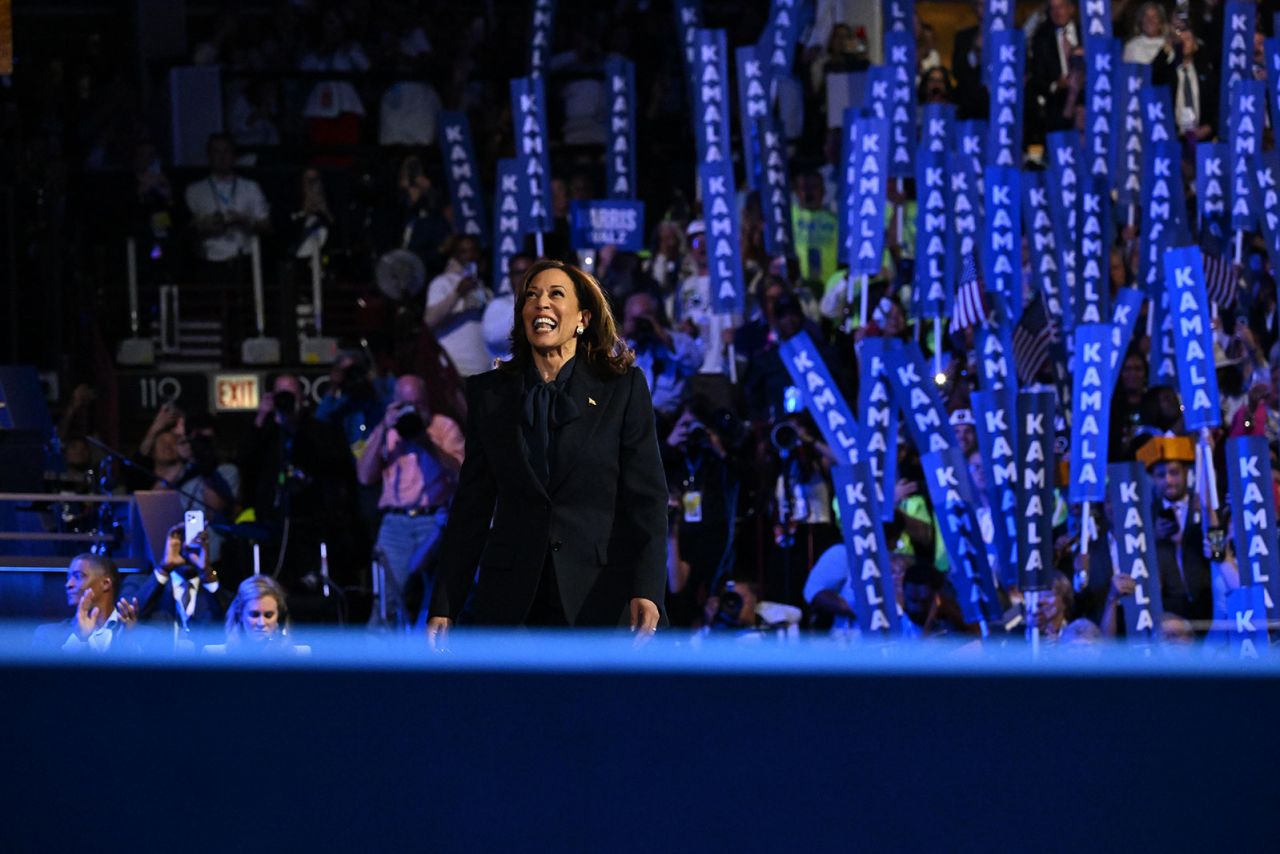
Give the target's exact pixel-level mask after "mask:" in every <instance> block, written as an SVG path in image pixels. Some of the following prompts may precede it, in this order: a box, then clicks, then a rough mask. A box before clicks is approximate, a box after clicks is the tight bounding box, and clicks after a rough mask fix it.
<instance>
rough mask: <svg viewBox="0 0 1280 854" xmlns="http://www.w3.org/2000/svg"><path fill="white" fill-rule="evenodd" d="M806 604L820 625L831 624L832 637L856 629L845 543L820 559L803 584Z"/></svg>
mask: <svg viewBox="0 0 1280 854" xmlns="http://www.w3.org/2000/svg"><path fill="white" fill-rule="evenodd" d="M804 601H805V604H806V605H808V606H809V612H810V615H811V616H812V617H813V618H814V619H815V620H816V621H817V623H818V624H819V625H826V624H827V623H830V624H831V634H833V635H837V636H839V635H851V634H853V633H854V632H855V630H856V627H857V624H858V623H857V619H856V615H855V614H854V612H853V602H854V596H853V589H852V588H851V587H850V585H849V558H848V552H847V551H846V550H845V545H844V543H836V544H835V545H834V546H832V547H831V548H829V549H827V550H826V551H825V552H823V553H822V554H821V555H819V556H818V560H817V561H816V562H815V563H814V564H813V567H812V568H811V569H810V570H809V577H808V578H807V579H805V582H804Z"/></svg>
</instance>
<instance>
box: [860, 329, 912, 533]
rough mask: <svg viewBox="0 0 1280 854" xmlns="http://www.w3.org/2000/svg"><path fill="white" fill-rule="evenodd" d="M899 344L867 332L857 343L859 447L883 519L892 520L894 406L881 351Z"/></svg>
mask: <svg viewBox="0 0 1280 854" xmlns="http://www.w3.org/2000/svg"><path fill="white" fill-rule="evenodd" d="M901 346H902V342H901V341H899V340H898V339H896V338H884V337H880V336H868V337H867V338H864V339H862V341H861V343H859V344H858V369H859V370H858V411H859V412H861V413H862V417H863V419H864V420H863V422H862V433H863V435H862V449H863V451H864V453H865V455H866V457H865V459H866V462H867V464H868V465H869V466H870V467H871V474H872V476H873V477H874V479H875V485H876V489H877V492H876V499H877V500H878V501H879V502H880V507H881V510H882V511H883V521H885V522H886V523H887V522H892V521H893V513H894V509H895V508H894V504H893V490H894V487H895V486H897V483H898V407H897V406H895V405H894V403H893V392H892V389H891V388H890V385H889V376H888V366H887V364H886V362H885V357H884V354H885V351H886V350H895V349H897V348H899V347H901Z"/></svg>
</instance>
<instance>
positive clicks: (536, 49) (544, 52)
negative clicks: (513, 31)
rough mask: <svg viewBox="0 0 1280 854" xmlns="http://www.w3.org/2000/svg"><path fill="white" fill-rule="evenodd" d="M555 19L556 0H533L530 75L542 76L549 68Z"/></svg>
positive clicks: (530, 31) (530, 29)
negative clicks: (548, 62)
mask: <svg viewBox="0 0 1280 854" xmlns="http://www.w3.org/2000/svg"><path fill="white" fill-rule="evenodd" d="M555 19H556V0H533V23H532V24H531V25H530V27H529V76H530V77H541V76H542V75H543V73H545V72H546V70H547V61H548V60H549V59H550V58H551V37H552V26H553V25H554V23H555Z"/></svg>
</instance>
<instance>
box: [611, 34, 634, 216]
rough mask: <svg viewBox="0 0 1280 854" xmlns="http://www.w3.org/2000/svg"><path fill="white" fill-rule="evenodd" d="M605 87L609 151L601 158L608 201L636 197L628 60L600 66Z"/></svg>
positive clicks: (631, 69) (631, 68) (631, 78)
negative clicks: (607, 189)
mask: <svg viewBox="0 0 1280 854" xmlns="http://www.w3.org/2000/svg"><path fill="white" fill-rule="evenodd" d="M604 76H605V82H606V85H607V86H608V88H609V139H608V146H609V150H608V152H607V153H606V155H605V182H606V184H607V185H608V188H609V191H608V195H609V198H611V199H634V198H635V196H636V69H635V65H634V64H633V63H632V62H631V60H629V59H620V58H617V57H614V58H611V59H608V60H606V61H605V64H604Z"/></svg>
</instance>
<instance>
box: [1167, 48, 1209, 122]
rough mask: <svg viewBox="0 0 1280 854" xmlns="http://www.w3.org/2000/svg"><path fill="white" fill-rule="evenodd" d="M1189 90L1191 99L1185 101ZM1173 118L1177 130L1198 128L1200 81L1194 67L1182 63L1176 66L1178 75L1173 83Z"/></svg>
mask: <svg viewBox="0 0 1280 854" xmlns="http://www.w3.org/2000/svg"><path fill="white" fill-rule="evenodd" d="M1188 89H1190V94H1191V99H1190V100H1188V99H1187V90H1188ZM1173 116H1174V121H1175V122H1176V123H1177V125H1178V130H1182V129H1184V128H1194V127H1198V126H1199V125H1200V124H1202V122H1201V121H1200V80H1199V79H1198V78H1197V77H1196V67H1195V65H1193V64H1191V63H1187V62H1184V63H1183V64H1182V65H1179V66H1178V73H1177V75H1176V79H1175V80H1174V83H1173Z"/></svg>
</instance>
